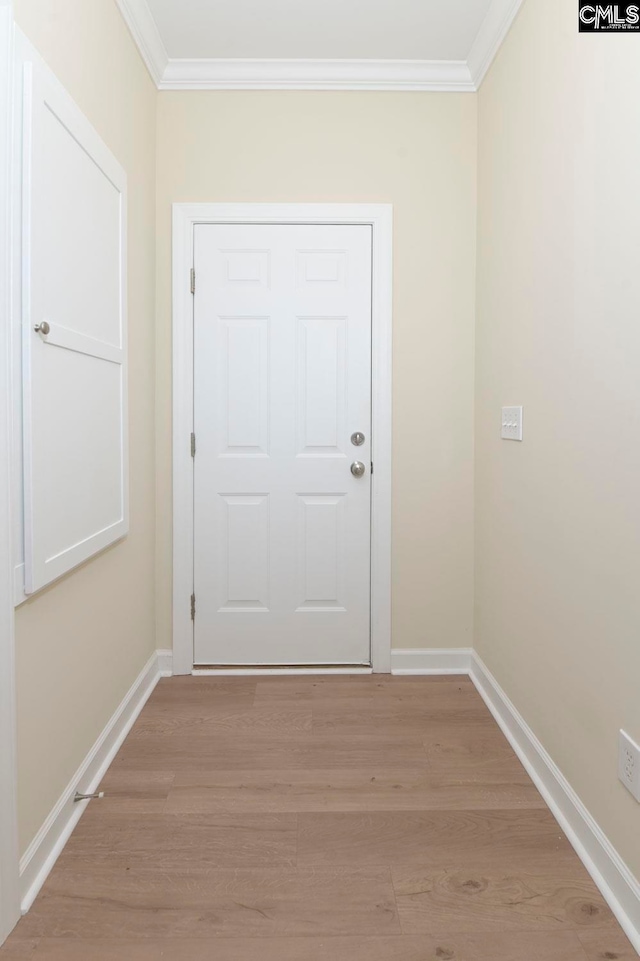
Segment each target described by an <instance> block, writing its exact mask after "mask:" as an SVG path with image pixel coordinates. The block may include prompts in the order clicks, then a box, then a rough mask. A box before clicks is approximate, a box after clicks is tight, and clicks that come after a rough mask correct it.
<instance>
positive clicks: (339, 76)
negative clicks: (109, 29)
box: [116, 0, 523, 93]
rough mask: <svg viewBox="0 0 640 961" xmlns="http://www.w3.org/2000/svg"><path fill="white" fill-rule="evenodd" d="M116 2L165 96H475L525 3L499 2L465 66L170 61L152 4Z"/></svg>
mask: <svg viewBox="0 0 640 961" xmlns="http://www.w3.org/2000/svg"><path fill="white" fill-rule="evenodd" d="M116 3H117V4H118V7H119V8H120V11H121V13H122V16H123V18H124V20H125V22H126V24H127V26H128V27H129V30H130V31H131V35H132V36H133V39H134V40H135V42H136V44H137V46H138V49H139V51H140V55H141V57H142V59H143V60H144V62H145V64H146V66H147V68H148V70H149V73H150V74H151V77H152V79H153V81H154V83H155V84H156V86H157V87H158V89H159V90H398V91H401V90H404V91H427V92H429V91H431V92H439V93H473V92H474V91H476V90H478V88H479V87H480V84H481V83H482V80H483V79H484V77H485V75H486V73H487V70H488V69H489V67H490V66H491V63H492V62H493V59H494V57H495V56H496V54H497V52H498V50H499V49H500V46H501V44H502V43H503V41H504V39H505V37H506V35H507V33H508V32H509V28H510V27H511V24H512V23H513V21H514V19H515V17H516V15H517V13H518V11H519V9H520V7H521V6H522V3H523V0H492V2H491V5H490V6H489V9H488V11H487V14H486V16H485V18H484V20H483V22H482V25H481V27H480V30H479V31H478V35H477V36H476V39H475V41H474V43H473V46H472V47H471V50H470V51H469V55H468V57H467V59H466V60H335V59H333V60H303V59H300V60H296V59H288V60H275V59H221V58H212V59H181V58H170V57H169V56H168V54H167V50H166V48H165V45H164V42H163V40H162V37H161V35H160V31H159V30H158V27H157V25H156V22H155V20H154V17H153V14H152V13H151V10H150V9H149V5H148V3H147V0H116Z"/></svg>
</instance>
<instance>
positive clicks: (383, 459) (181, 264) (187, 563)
mask: <svg viewBox="0 0 640 961" xmlns="http://www.w3.org/2000/svg"><path fill="white" fill-rule="evenodd" d="M222 223H225V224H244V223H246V224H260V223H262V224H266V223H268V224H369V225H370V226H371V227H372V228H373V278H372V431H371V439H372V460H373V465H374V471H373V476H372V478H371V484H372V487H371V658H372V667H373V670H374V672H375V673H378V674H388V673H389V672H390V671H391V349H392V340H391V330H392V328H391V317H392V239H393V237H392V234H393V208H392V206H391V205H390V204H174V205H173V672H174V674H190V673H191V672H192V670H193V621H192V620H191V608H190V597H191V594H192V592H193V523H194V513H193V512H194V504H193V458H192V456H191V433H192V431H193V295H192V293H191V268H192V266H193V235H194V227H195V225H196V224H222Z"/></svg>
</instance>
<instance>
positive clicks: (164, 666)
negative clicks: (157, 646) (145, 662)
mask: <svg viewBox="0 0 640 961" xmlns="http://www.w3.org/2000/svg"><path fill="white" fill-rule="evenodd" d="M156 654H157V655H158V670H159V671H160V677H172V675H173V651H171V650H159V651H156Z"/></svg>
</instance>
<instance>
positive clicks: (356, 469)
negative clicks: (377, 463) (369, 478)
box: [351, 460, 366, 477]
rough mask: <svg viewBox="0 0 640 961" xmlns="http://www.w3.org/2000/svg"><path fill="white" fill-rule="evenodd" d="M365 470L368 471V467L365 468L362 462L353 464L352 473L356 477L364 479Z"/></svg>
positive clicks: (357, 461) (356, 461)
mask: <svg viewBox="0 0 640 961" xmlns="http://www.w3.org/2000/svg"><path fill="white" fill-rule="evenodd" d="M365 470H366V467H365V466H364V464H363V463H362V461H359V460H354V462H353V464H352V465H351V473H352V474H353V476H354V477H362V475H363V474H364V472H365Z"/></svg>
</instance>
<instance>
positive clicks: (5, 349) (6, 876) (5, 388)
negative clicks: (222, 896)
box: [0, 0, 20, 944]
mask: <svg viewBox="0 0 640 961" xmlns="http://www.w3.org/2000/svg"><path fill="white" fill-rule="evenodd" d="M0 65H1V66H0V944H2V942H3V941H4V940H5V938H6V937H7V936H8V935H9V933H10V932H11V930H12V928H13V927H14V925H15V923H16V921H17V920H18V918H19V916H20V898H19V890H20V889H19V881H18V821H17V805H16V783H17V768H16V708H15V659H14V614H13V557H12V542H13V533H12V517H11V505H12V477H11V465H12V463H13V461H12V457H11V447H12V411H13V390H12V376H11V356H12V354H11V330H10V324H11V322H10V318H11V316H12V309H11V289H12V285H11V272H12V261H11V209H12V199H11V198H12V192H11V185H12V167H13V165H12V152H13V147H12V110H11V105H12V102H13V92H12V86H13V18H12V6H11V3H10V2H9V0H0Z"/></svg>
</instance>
